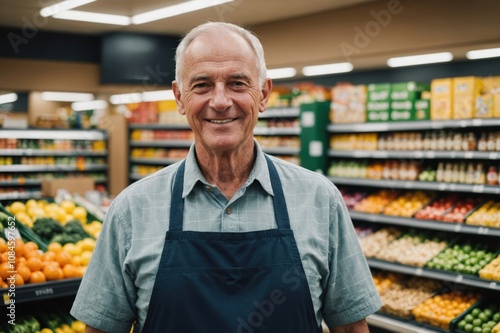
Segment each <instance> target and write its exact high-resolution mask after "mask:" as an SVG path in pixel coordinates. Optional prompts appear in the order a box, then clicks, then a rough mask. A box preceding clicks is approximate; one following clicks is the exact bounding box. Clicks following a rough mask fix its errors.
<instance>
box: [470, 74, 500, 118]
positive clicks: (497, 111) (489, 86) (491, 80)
mask: <svg viewBox="0 0 500 333" xmlns="http://www.w3.org/2000/svg"><path fill="white" fill-rule="evenodd" d="M475 117H476V118H492V117H495V118H498V117H500V76H488V77H484V78H483V89H482V91H481V95H479V96H478V97H476V105H475Z"/></svg>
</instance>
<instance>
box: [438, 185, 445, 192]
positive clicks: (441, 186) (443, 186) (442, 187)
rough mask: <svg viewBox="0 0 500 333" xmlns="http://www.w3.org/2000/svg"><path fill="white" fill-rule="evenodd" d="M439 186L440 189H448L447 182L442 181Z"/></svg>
mask: <svg viewBox="0 0 500 333" xmlns="http://www.w3.org/2000/svg"><path fill="white" fill-rule="evenodd" d="M438 188H439V190H440V191H445V190H446V183H440V184H439V187H438Z"/></svg>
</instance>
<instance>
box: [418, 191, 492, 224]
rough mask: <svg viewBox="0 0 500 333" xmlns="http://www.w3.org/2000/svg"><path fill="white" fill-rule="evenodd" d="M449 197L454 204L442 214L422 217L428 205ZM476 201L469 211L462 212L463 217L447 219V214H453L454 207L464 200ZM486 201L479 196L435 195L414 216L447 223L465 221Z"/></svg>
mask: <svg viewBox="0 0 500 333" xmlns="http://www.w3.org/2000/svg"><path fill="white" fill-rule="evenodd" d="M447 198H448V199H449V200H452V201H454V202H455V203H454V204H452V205H451V206H450V207H448V208H447V209H446V210H445V211H443V213H442V214H440V215H439V216H435V217H434V218H425V217H422V216H421V215H422V212H423V211H424V210H426V209H428V207H430V206H432V205H434V204H436V203H438V202H439V201H440V200H443V199H445V200H446V199H447ZM468 200H469V201H470V200H472V201H474V203H473V207H472V208H470V209H468V210H467V211H465V212H462V214H463V215H462V217H461V218H460V219H458V216H457V219H456V221H445V220H444V219H445V216H447V215H448V214H451V213H452V212H453V211H454V209H456V208H457V206H458V205H459V204H462V203H463V202H464V201H468ZM483 203H484V201H483V200H478V199H477V198H471V197H463V196H462V197H459V196H455V195H450V196H449V197H440V196H435V198H434V199H433V200H431V201H430V202H429V203H428V204H427V205H425V206H424V207H422V209H420V210H419V211H418V212H416V213H415V214H414V215H413V218H415V219H419V220H428V221H437V222H445V223H465V220H466V219H467V217H469V216H470V215H471V214H472V213H473V212H475V211H476V210H477V209H478V208H479V207H481V206H482V205H483Z"/></svg>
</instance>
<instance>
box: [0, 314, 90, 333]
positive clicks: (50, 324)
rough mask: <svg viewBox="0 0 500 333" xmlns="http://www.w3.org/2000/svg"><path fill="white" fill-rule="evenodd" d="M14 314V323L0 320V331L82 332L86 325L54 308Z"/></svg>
mask: <svg viewBox="0 0 500 333" xmlns="http://www.w3.org/2000/svg"><path fill="white" fill-rule="evenodd" d="M35 312H36V313H35V314H30V315H26V314H23V315H20V316H16V321H15V322H16V324H15V325H10V324H7V323H4V322H3V321H2V322H0V333H7V332H9V333H84V332H85V327H86V325H85V324H84V323H83V322H81V321H79V320H75V319H74V318H73V317H72V316H71V315H69V314H67V313H63V312H62V311H57V310H55V311H54V312H50V313H45V312H43V310H42V311H40V310H38V311H35Z"/></svg>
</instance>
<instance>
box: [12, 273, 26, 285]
mask: <svg viewBox="0 0 500 333" xmlns="http://www.w3.org/2000/svg"><path fill="white" fill-rule="evenodd" d="M14 284H15V285H16V286H17V287H18V286H23V285H24V279H23V277H22V276H21V275H20V274H16V278H15V282H14Z"/></svg>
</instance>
